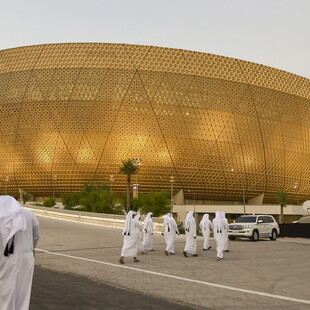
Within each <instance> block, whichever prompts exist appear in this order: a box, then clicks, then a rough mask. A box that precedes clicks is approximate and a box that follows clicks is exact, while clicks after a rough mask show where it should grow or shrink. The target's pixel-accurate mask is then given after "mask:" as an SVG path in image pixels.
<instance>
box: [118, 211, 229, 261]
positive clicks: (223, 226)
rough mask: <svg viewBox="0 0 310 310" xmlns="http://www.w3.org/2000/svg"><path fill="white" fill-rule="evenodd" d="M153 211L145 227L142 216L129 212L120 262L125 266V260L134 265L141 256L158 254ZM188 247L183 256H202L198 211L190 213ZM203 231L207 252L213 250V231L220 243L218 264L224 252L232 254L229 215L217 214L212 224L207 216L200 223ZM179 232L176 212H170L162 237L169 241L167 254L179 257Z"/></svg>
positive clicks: (187, 232) (217, 248) (165, 220)
mask: <svg viewBox="0 0 310 310" xmlns="http://www.w3.org/2000/svg"><path fill="white" fill-rule="evenodd" d="M152 215H153V213H152V212H149V213H148V214H147V216H146V218H145V220H144V226H143V224H142V222H141V215H140V214H137V213H136V212H135V211H129V212H128V214H127V216H126V220H125V227H124V230H123V235H124V242H123V247H122V252H121V257H120V259H119V262H120V263H121V264H124V263H125V261H124V258H125V257H133V261H134V262H139V260H138V259H137V253H138V252H141V253H142V254H144V253H145V252H148V251H154V249H153V233H154V226H153V221H152ZM184 224H185V225H184V228H185V238H186V242H185V247H184V251H183V255H184V256H185V257H188V256H189V255H192V256H194V257H195V256H198V254H197V225H196V219H195V217H194V212H193V211H189V212H188V213H187V216H186V218H185V223H184ZM199 228H200V230H201V232H202V235H203V238H204V242H203V250H204V251H207V250H209V249H211V246H210V233H211V231H213V236H214V239H215V242H216V259H217V260H218V261H220V260H222V259H223V256H224V255H223V253H224V252H229V250H228V221H227V219H226V217H225V212H223V211H217V212H216V213H215V218H214V219H213V221H212V222H211V220H210V219H209V214H207V213H206V214H204V215H203V217H202V220H201V221H200V223H199ZM179 234H180V233H179V229H178V225H177V223H176V221H175V220H174V218H173V216H172V213H168V214H167V215H165V217H164V221H163V228H162V235H163V236H164V238H165V242H166V248H165V251H164V253H165V255H167V256H169V255H174V254H175V240H176V237H177V235H179Z"/></svg>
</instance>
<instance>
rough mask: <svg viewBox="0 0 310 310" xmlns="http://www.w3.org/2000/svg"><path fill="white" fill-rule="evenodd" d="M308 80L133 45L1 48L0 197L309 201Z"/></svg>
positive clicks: (218, 58)
mask: <svg viewBox="0 0 310 310" xmlns="http://www.w3.org/2000/svg"><path fill="white" fill-rule="evenodd" d="M309 88H310V87H309V79H306V78H303V77H300V76H297V75H294V74H291V73H288V72H284V71H281V70H277V69H274V68H270V67H266V66H263V65H259V64H255V63H250V62H246V61H242V60H238V59H233V58H227V57H221V56H217V55H212V54H205V53H198V52H192V51H185V50H176V49H169V48H160V47H153V46H136V45H125V44H101V43H90V44H87V43H85V44H84V43H78V44H49V45H37V46H28V47H20V48H15V49H8V50H2V51H0V120H1V125H0V126H1V127H0V145H1V149H0V178H1V180H0V192H2V193H3V192H10V193H17V191H18V188H22V189H24V190H26V191H27V192H30V193H33V194H36V195H52V194H55V195H60V194H61V193H63V192H72V191H77V190H79V189H80V186H81V185H82V184H83V183H85V182H95V183H107V184H109V178H110V177H109V176H110V175H114V179H115V181H114V183H113V190H116V191H124V192H125V186H126V184H125V177H124V176H123V175H121V174H119V173H118V170H119V167H120V166H121V160H122V159H128V158H141V159H142V165H141V166H140V173H139V175H138V176H137V178H136V177H133V183H134V182H136V181H137V182H138V183H139V184H140V187H139V192H144V191H151V190H163V189H166V190H170V182H169V180H170V176H174V177H175V183H174V190H175V193H176V192H177V191H178V190H180V189H183V190H184V194H185V198H194V196H195V199H206V200H242V196H243V193H244V194H245V197H246V199H248V198H252V197H254V196H256V195H258V194H260V193H265V201H266V202H267V201H270V202H271V201H274V200H273V196H274V192H275V191H276V190H286V191H287V192H288V193H289V194H290V199H291V202H297V201H298V202H301V201H303V200H305V199H309V198H310V197H309V194H310V94H309V93H310V92H309Z"/></svg>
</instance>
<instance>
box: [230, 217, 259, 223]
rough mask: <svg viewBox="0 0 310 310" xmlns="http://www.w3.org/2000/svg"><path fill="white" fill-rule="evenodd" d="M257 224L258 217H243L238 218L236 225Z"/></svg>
mask: <svg viewBox="0 0 310 310" xmlns="http://www.w3.org/2000/svg"><path fill="white" fill-rule="evenodd" d="M255 222H256V216H241V217H238V218H237V219H236V221H235V223H255Z"/></svg>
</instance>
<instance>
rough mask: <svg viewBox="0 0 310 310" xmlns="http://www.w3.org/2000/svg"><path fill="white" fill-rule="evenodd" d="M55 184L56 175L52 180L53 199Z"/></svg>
mask: <svg viewBox="0 0 310 310" xmlns="http://www.w3.org/2000/svg"><path fill="white" fill-rule="evenodd" d="M56 182H57V175H54V176H53V178H52V187H53V198H55V183H56Z"/></svg>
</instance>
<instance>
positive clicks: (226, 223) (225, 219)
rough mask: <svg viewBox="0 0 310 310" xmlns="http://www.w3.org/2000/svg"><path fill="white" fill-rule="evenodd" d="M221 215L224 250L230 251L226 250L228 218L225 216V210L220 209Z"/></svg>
mask: <svg viewBox="0 0 310 310" xmlns="http://www.w3.org/2000/svg"><path fill="white" fill-rule="evenodd" d="M221 216H222V219H223V221H224V224H225V225H224V235H225V245H224V252H230V251H229V250H228V220H227V218H226V217H225V212H224V211H221Z"/></svg>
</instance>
